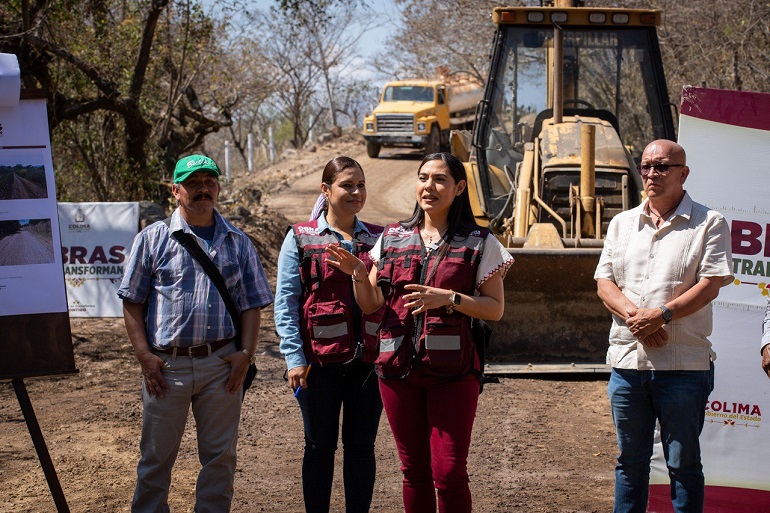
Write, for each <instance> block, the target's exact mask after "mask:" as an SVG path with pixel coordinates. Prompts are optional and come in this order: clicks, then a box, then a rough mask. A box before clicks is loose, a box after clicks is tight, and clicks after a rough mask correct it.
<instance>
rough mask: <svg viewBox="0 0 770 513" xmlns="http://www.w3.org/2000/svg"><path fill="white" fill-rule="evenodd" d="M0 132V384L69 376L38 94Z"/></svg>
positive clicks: (6, 115)
mask: <svg viewBox="0 0 770 513" xmlns="http://www.w3.org/2000/svg"><path fill="white" fill-rule="evenodd" d="M0 127H1V128H0V333H3V336H2V337H0V351H1V352H2V354H3V358H0V379H18V378H24V377H32V376H45V375H53V374H67V373H75V372H77V370H76V369H75V360H74V354H73V349H72V337H71V333H70V324H69V314H68V312H67V297H66V291H65V285H64V273H63V270H62V255H61V249H60V248H61V240H60V236H59V220H58V213H57V206H56V185H55V183H54V173H53V162H52V160H51V142H50V138H49V134H48V114H47V111H46V102H45V96H44V94H43V92H42V91H22V92H21V95H20V100H19V102H18V103H17V104H16V105H12V106H0Z"/></svg>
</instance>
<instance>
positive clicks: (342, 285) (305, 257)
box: [292, 220, 382, 365]
mask: <svg viewBox="0 0 770 513" xmlns="http://www.w3.org/2000/svg"><path fill="white" fill-rule="evenodd" d="M363 224H364V226H366V228H367V229H368V230H369V232H370V233H366V232H363V231H362V232H360V233H358V234H356V236H355V238H354V239H353V240H352V241H351V242H352V244H353V254H354V255H356V256H357V257H358V258H360V259H361V260H362V261H363V262H364V264H366V270H367V272H368V271H369V270H370V269H371V268H372V259H371V257H370V256H369V250H370V249H372V247H373V246H374V243H375V242H376V241H377V238H378V237H379V235H380V233H382V227H381V226H377V225H374V224H369V223H363ZM292 230H293V231H294V238H295V240H296V241H297V251H298V253H299V276H300V281H301V282H302V302H301V306H300V333H301V336H302V340H303V350H304V352H305V358H306V359H307V361H308V362H312V363H315V364H321V365H324V364H327V363H341V362H349V361H351V360H353V359H355V358H361V359H362V360H363V361H365V362H367V363H372V362H374V359H375V358H376V356H377V328H378V326H379V321H380V318H381V315H382V309H380V310H378V311H377V312H375V313H373V314H371V315H363V314H360V315H358V316H353V315H351V314H352V313H353V312H359V313H360V312H361V310H360V309H359V308H358V305H356V304H355V297H354V296H353V282H352V281H351V279H350V275H348V274H346V273H344V272H342V271H340V270H339V269H336V268H334V267H332V266H330V265H328V264H327V263H326V261H327V260H328V258H329V254H328V253H326V251H325V249H326V247H327V246H328V245H329V244H337V243H339V239H338V238H337V236H336V235H335V234H334V233H333V232H332V231H331V230H325V231H323V232H321V231H319V229H318V221H317V220H315V221H308V222H305V223H298V224H295V225H294V226H292Z"/></svg>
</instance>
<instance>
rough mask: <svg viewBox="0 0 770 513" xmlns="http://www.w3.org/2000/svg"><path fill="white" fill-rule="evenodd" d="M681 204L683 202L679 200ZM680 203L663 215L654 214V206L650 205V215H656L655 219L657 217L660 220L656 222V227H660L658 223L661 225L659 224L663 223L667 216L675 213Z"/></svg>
mask: <svg viewBox="0 0 770 513" xmlns="http://www.w3.org/2000/svg"><path fill="white" fill-rule="evenodd" d="M681 202H682V200H679V203H681ZM679 203H677V204H676V205H674V206H673V207H671V208H669V209H668V210H666V211H665V212H663V213H662V214H657V213H655V212H653V211H652V205H650V214H652V215H654V216H655V217H657V218H658V220H657V221H655V226H658V223H659V222H661V221H662V220H663V219H664V218H665V217H666V216H667V215H669V214H670V213H671V212H673V211H674V210H676V207H678V206H679Z"/></svg>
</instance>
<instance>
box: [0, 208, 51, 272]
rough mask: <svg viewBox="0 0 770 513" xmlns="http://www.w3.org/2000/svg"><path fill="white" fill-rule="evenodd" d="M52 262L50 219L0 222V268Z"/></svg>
mask: <svg viewBox="0 0 770 513" xmlns="http://www.w3.org/2000/svg"><path fill="white" fill-rule="evenodd" d="M53 261H54V252H53V232H52V230H51V220H50V219H12V220H9V221H0V266H5V265H33V264H50V263H53Z"/></svg>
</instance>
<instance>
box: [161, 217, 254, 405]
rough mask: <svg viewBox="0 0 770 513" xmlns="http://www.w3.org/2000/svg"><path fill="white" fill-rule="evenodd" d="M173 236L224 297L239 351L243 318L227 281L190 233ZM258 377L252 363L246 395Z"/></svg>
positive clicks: (247, 373)
mask: <svg viewBox="0 0 770 513" xmlns="http://www.w3.org/2000/svg"><path fill="white" fill-rule="evenodd" d="M163 222H164V223H165V224H166V226H170V224H171V218H170V217H167V218H166V219H164V220H163ZM171 236H172V237H174V239H176V240H177V242H179V244H180V245H181V246H182V247H183V248H184V249H186V250H187V252H188V253H190V256H192V257H193V258H194V259H195V260H196V261H197V262H198V263H199V264H201V267H203V270H204V271H205V273H206V275H207V276H208V277H209V278H210V279H211V281H212V283H214V286H215V287H216V288H217V291H219V295H220V296H222V301H224V303H225V306H226V307H227V311H228V312H229V313H230V318H231V319H232V321H233V325H234V326H235V331H236V335H235V344H236V346H237V347H238V349H241V316H240V314H239V313H238V309H237V308H236V307H235V303H234V302H233V298H232V297H231V296H230V292H228V290H227V285H225V279H224V277H223V276H222V273H221V272H219V269H217V266H215V265H214V262H212V261H211V258H209V256H208V255H207V254H206V252H205V251H203V248H201V247H200V246H199V245H198V243H197V242H196V241H195V239H193V237H192V236H191V235H190V234H189V233H185V232H184V231H182V230H177V231H175V232H171ZM256 375H257V366H256V365H255V364H253V363H252V364H251V365H249V370H248V371H247V372H246V379H245V380H244V381H243V393H244V394H246V390H248V389H249V387H250V386H251V383H252V382H253V381H254V377H255V376H256Z"/></svg>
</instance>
